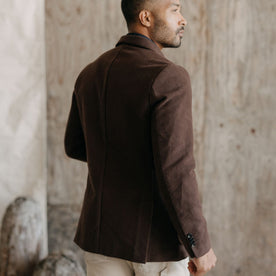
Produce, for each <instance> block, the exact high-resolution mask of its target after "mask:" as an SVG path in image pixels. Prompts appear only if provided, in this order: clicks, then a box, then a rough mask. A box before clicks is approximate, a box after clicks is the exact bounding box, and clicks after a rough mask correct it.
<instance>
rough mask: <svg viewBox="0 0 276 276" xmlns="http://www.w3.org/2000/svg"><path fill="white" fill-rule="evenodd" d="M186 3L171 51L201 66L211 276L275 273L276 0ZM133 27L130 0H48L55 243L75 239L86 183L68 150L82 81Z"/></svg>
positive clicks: (196, 74) (199, 141) (199, 143)
mask: <svg viewBox="0 0 276 276" xmlns="http://www.w3.org/2000/svg"><path fill="white" fill-rule="evenodd" d="M69 3H70V4H69ZM182 3H183V8H182V12H183V14H184V16H185V17H186V19H187V21H188V25H187V27H186V31H185V35H184V38H183V42H182V46H181V48H179V49H165V50H164V53H165V55H166V56H167V57H168V58H169V59H172V60H173V61H175V62H176V63H178V64H180V65H183V66H184V67H185V68H187V70H188V71H189V72H190V75H191V81H192V88H193V121H194V141H195V149H194V150H195V157H196V162H197V176H198V182H199V189H200V193H201V196H202V202H203V208H204V214H205V216H206V219H207V222H208V226H209V232H210V235H211V241H212V244H213V247H214V250H215V252H216V254H217V256H218V263H217V266H216V269H215V270H214V271H213V272H212V273H211V275H213V276H221V275H223V276H236V275H242V276H248V275H251V276H259V275H275V274H276V266H275V259H276V236H275V233H276V217H275V216H276V203H275V195H276V187H275V182H276V174H275V169H274V168H275V167H276V163H275V155H276V149H275V141H276V125H275V104H276V97H275V87H276V78H275V75H276V62H275V61H276V52H275V49H276V45H275V41H276V33H275V23H276V22H275V16H274V14H275V1H273V0H264V1H258V0H250V1H249V0H241V1H240V0H233V1H228V0H213V1H203V0H196V1H188V0H185V1H183V2H182ZM125 33H126V27H125V24H124V20H123V17H122V14H121V11H120V1H110V0H103V1H97V0H82V1H80V0H78V1H73V0H71V1H69V0H67V1H65V0H61V1H58V2H57V1H54V0H47V1H46V38H47V39H46V53H47V90H48V168H49V170H48V180H49V181H48V212H49V240H50V249H51V250H57V249H58V248H59V247H60V246H67V247H71V248H72V247H73V244H72V240H71V239H72V237H73V235H74V231H75V226H76V222H77V218H78V216H79V210H80V205H81V203H82V197H83V193H84V188H85V184H86V166H85V164H84V163H81V162H77V161H73V160H69V159H68V158H67V157H66V156H65V154H64V151H63V135H64V130H65V124H66V120H67V116H68V112H69V108H70V102H71V95H72V91H73V85H74V81H75V79H76V77H77V75H78V73H79V71H80V70H81V69H82V68H83V66H85V65H86V64H88V63H89V62H91V61H93V60H94V59H95V58H96V57H97V56H98V55H99V54H101V53H103V52H104V51H106V50H108V49H110V48H112V47H114V45H115V44H116V42H117V41H118V39H119V38H120V36H121V35H123V34H125ZM60 221H62V223H60ZM64 237H65V238H64Z"/></svg>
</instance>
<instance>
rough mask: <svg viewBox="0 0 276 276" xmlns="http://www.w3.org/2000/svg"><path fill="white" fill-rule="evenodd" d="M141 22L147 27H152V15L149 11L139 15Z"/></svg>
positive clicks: (143, 11)
mask: <svg viewBox="0 0 276 276" xmlns="http://www.w3.org/2000/svg"><path fill="white" fill-rule="evenodd" d="M139 20H140V22H141V24H142V25H143V26H145V27H150V26H151V21H152V14H151V12H150V11H148V10H142V11H140V13H139Z"/></svg>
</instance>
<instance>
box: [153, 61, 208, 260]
mask: <svg viewBox="0 0 276 276" xmlns="http://www.w3.org/2000/svg"><path fill="white" fill-rule="evenodd" d="M191 92H192V91H191V84H190V77H189V74H188V72H187V71H186V70H185V69H184V68H183V67H180V66H177V65H175V64H169V65H168V66H166V67H165V68H164V69H163V70H162V71H161V72H160V73H159V74H158V76H157V77H156V78H155V80H154V81H153V85H152V89H151V94H150V105H151V137H152V151H153V158H154V167H155V169H154V171H155V175H156V180H157V185H158V191H159V193H160V197H161V200H162V202H163V204H164V206H165V207H166V209H167V211H168V214H169V216H170V219H171V221H172V224H173V226H174V228H175V229H176V231H177V234H178V238H179V241H180V243H183V245H184V246H185V248H186V250H187V252H188V253H189V255H190V257H200V256H202V255H204V254H205V253H207V252H208V251H209V249H210V247H211V246H210V240H209V236H208V231H207V224H206V220H205V218H204V217H203V214H202V206H201V203H200V198H199V192H198V185H197V180H196V175H195V172H194V169H195V160H194V155H193V129H192V105H191V103H192V93H191Z"/></svg>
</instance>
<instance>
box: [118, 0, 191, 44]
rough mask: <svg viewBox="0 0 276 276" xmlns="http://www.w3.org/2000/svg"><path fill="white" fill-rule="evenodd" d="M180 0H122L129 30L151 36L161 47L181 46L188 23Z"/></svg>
mask: <svg viewBox="0 0 276 276" xmlns="http://www.w3.org/2000/svg"><path fill="white" fill-rule="evenodd" d="M180 7H181V5H180V3H179V0H122V2H121V8H122V12H123V14H124V17H125V19H126V22H127V26H128V29H129V31H131V32H139V33H142V34H144V35H146V36H148V37H150V38H151V39H152V40H153V41H154V42H155V43H156V44H157V45H158V46H159V47H160V48H161V49H162V48H163V47H179V46H180V45H181V38H182V35H183V31H184V26H185V25H186V24H187V22H186V20H185V19H184V18H183V16H182V14H181V12H180Z"/></svg>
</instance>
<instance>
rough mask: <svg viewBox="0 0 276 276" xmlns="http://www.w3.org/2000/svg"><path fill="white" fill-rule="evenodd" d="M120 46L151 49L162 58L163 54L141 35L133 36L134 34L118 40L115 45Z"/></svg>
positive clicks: (153, 43)
mask: <svg viewBox="0 0 276 276" xmlns="http://www.w3.org/2000/svg"><path fill="white" fill-rule="evenodd" d="M121 44H128V45H133V46H136V47H140V48H146V49H151V50H153V51H155V52H156V53H158V54H159V55H161V56H164V54H163V53H162V51H161V50H160V48H159V47H158V46H157V45H156V44H155V42H153V41H151V40H150V39H148V38H146V37H143V36H141V35H134V34H131V35H124V36H122V37H121V38H120V40H119V41H118V43H117V44H116V47H117V46H119V45H121Z"/></svg>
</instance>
